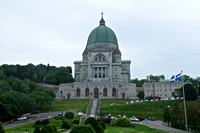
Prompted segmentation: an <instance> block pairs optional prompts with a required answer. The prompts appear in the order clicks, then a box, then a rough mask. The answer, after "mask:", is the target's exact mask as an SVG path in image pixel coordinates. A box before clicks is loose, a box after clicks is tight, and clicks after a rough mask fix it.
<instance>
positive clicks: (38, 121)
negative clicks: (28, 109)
mask: <svg viewBox="0 0 200 133" xmlns="http://www.w3.org/2000/svg"><path fill="white" fill-rule="evenodd" d="M42 124H43V123H42V121H40V120H37V121H35V125H42Z"/></svg>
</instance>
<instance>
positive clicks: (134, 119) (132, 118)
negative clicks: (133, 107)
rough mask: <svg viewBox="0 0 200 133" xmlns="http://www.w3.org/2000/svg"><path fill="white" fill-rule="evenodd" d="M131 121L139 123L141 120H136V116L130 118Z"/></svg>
mask: <svg viewBox="0 0 200 133" xmlns="http://www.w3.org/2000/svg"><path fill="white" fill-rule="evenodd" d="M130 121H137V122H138V121H139V119H138V118H136V117H135V116H132V117H131V118H130Z"/></svg>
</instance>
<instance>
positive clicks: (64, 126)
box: [61, 121, 70, 129]
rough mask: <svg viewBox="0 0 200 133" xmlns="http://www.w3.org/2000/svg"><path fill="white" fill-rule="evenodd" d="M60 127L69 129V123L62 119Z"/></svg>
mask: <svg viewBox="0 0 200 133" xmlns="http://www.w3.org/2000/svg"><path fill="white" fill-rule="evenodd" d="M61 128H65V129H70V126H69V123H68V122H67V121H63V123H62V125H61Z"/></svg>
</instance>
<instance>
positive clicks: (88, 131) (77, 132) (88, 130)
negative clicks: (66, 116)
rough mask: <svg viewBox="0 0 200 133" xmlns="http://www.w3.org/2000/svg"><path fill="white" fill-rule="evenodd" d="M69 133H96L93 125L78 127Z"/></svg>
mask: <svg viewBox="0 0 200 133" xmlns="http://www.w3.org/2000/svg"><path fill="white" fill-rule="evenodd" d="M69 133H96V132H95V131H94V129H93V127H92V126H91V125H77V126H75V127H73V129H72V130H71V131H70V132H69Z"/></svg>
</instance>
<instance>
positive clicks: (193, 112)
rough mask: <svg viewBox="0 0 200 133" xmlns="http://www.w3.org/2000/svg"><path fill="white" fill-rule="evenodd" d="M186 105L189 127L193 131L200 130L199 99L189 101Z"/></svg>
mask: <svg viewBox="0 0 200 133" xmlns="http://www.w3.org/2000/svg"><path fill="white" fill-rule="evenodd" d="M186 107H187V118H188V119H187V120H188V125H189V128H190V129H191V130H192V131H196V132H198V131H200V119H199V116H200V103H198V101H189V102H187V103H186Z"/></svg>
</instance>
